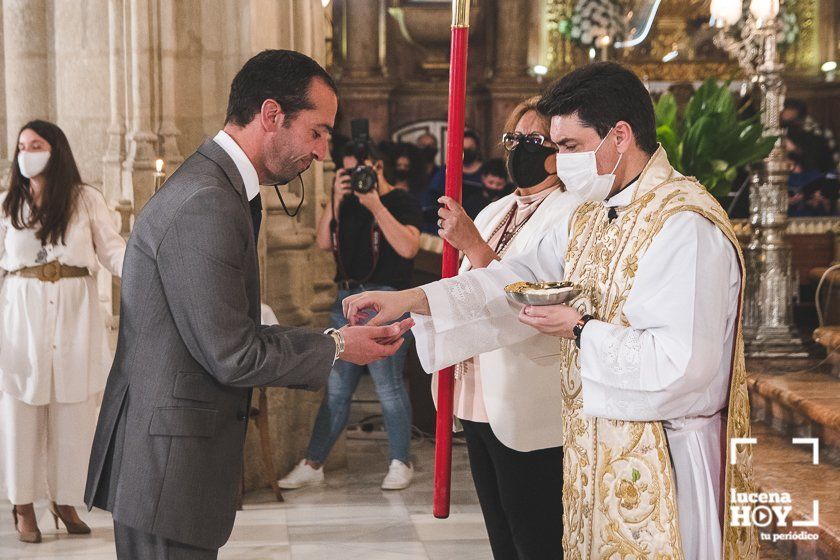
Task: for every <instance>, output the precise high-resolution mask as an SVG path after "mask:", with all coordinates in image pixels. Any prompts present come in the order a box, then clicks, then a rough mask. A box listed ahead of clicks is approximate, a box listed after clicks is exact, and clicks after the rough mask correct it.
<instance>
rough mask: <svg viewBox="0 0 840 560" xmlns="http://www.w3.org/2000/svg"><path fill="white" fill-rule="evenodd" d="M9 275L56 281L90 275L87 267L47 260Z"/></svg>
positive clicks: (42, 280)
mask: <svg viewBox="0 0 840 560" xmlns="http://www.w3.org/2000/svg"><path fill="white" fill-rule="evenodd" d="M9 274H10V275H11V276H20V277H21V278H37V279H38V280H40V281H41V282H58V281H59V280H61V279H62V278H84V277H85V276H90V271H89V270H88V269H87V268H84V267H80V266H67V265H64V264H61V263H60V262H58V261H52V262H48V263H46V264H42V265H38V266H28V267H26V268H21V269H20V270H15V271H14V272H10V273H9Z"/></svg>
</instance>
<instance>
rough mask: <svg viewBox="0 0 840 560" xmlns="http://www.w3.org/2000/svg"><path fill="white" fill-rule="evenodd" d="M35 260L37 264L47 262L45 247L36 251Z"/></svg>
mask: <svg viewBox="0 0 840 560" xmlns="http://www.w3.org/2000/svg"><path fill="white" fill-rule="evenodd" d="M35 262H36V263H38V264H44V263H46V262H47V248H46V247H41V250H40V251H38V256H37V257H35Z"/></svg>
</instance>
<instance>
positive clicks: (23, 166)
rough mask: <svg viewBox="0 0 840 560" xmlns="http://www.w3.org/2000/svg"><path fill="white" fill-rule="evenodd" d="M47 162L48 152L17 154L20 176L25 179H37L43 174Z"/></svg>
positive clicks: (48, 158) (48, 159)
mask: <svg viewBox="0 0 840 560" xmlns="http://www.w3.org/2000/svg"><path fill="white" fill-rule="evenodd" d="M49 161H50V152H20V153H19V154H18V167H20V174H21V175H23V176H24V177H26V178H27V179H31V178H32V177H37V176H38V175H40V174H41V173H43V172H44V169H45V168H46V167H47V162H49Z"/></svg>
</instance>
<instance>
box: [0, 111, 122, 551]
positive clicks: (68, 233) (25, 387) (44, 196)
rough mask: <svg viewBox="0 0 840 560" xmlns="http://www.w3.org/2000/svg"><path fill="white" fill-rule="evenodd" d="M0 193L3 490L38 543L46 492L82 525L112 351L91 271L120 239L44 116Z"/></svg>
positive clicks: (115, 258)
mask: <svg viewBox="0 0 840 560" xmlns="http://www.w3.org/2000/svg"><path fill="white" fill-rule="evenodd" d="M0 203H2V204H1V205H0V283H2V284H1V286H2V287H0V456H1V457H2V459H0V474H2V476H0V488H2V489H4V490H5V491H6V494H7V496H8V499H9V501H11V502H12V504H13V505H14V507H13V509H12V515H13V518H14V521H15V529H16V530H17V532H18V538H19V540H21V541H23V542H40V540H41V532H40V530H39V528H38V524H37V521H36V519H37V516H36V513H35V510H34V506H33V503H34V502H35V501H37V500H41V499H45V498H47V499H49V500H50V502H51V503H50V510H51V512H52V514H53V517H54V518H55V523H56V528H58V521H59V520H61V521H62V522H63V523H64V525H65V527H66V528H67V531H68V532H70V533H77V534H85V533H89V532H90V529H89V528H88V527H87V525H85V524H84V522H82V521H81V519H79V516H78V514H77V513H76V510H75V508H74V507H73V505H74V504H81V503H82V501H83V493H84V488H85V479H86V471H87V462H88V456H89V454H90V446H91V441H92V438H93V429H94V426H95V425H96V417H95V415H96V402H95V398H94V397H95V395H96V393H98V392H100V391H101V390H102V389H103V388H104V387H105V381H106V378H107V376H108V370H109V368H110V366H111V359H112V357H111V352H110V350H109V348H108V341H107V338H106V337H107V333H106V330H105V323H104V319H103V316H102V310H101V309H100V304H99V300H98V296H97V288H96V281H95V277H94V275H95V273H96V271H97V270H98V269H99V265H100V263H101V264H102V265H103V266H105V268H106V269H108V270H109V271H110V272H111V273H112V274H114V275H117V276H119V275H120V271H121V269H122V261H123V254H124V252H125V241H124V240H123V239H122V237H120V235H119V232H118V230H117V228H116V226H115V224H114V220H113V218H112V217H111V214H110V212H109V210H108V208H107V206H106V205H105V199H104V198H103V197H102V194H101V193H100V192H99V191H97V190H96V189H94V188H93V187H90V186H88V185H85V184H84V183H82V179H81V176H80V175H79V170H78V167H77V166H76V162H75V160H74V158H73V153H72V151H71V150H70V145H69V143H68V142H67V138H66V136H65V135H64V133H63V132H62V131H61V129H60V128H58V127H57V126H56V125H54V124H52V123H48V122H45V121H32V122H29V123H27V124H26V125H24V127H23V128H22V129H21V131H20V134H19V135H18V145H17V149H16V150H15V157H14V159H13V161H12V168H11V173H10V179H9V184H8V190H7V191H6V192H4V193H2V194H0Z"/></svg>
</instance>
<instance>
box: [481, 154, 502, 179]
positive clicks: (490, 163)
mask: <svg viewBox="0 0 840 560" xmlns="http://www.w3.org/2000/svg"><path fill="white" fill-rule="evenodd" d="M481 174H482V175H492V176H493V177H499V178H500V179H504V180H505V181H507V180H508V176H507V168H506V167H505V162H504V160H502V159H501V158H493V159H489V160H487V161H485V162H484V165H483V166H481Z"/></svg>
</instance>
